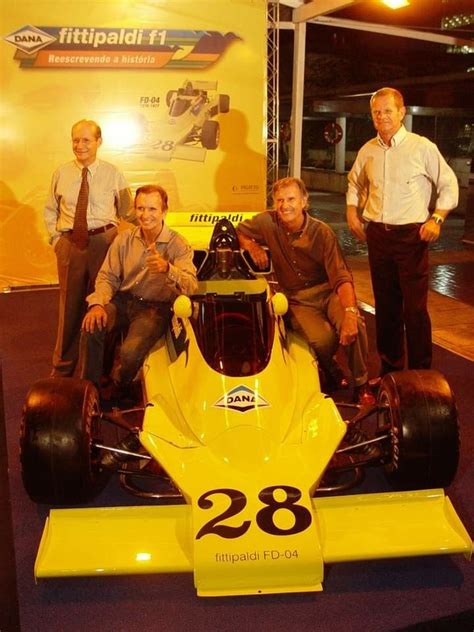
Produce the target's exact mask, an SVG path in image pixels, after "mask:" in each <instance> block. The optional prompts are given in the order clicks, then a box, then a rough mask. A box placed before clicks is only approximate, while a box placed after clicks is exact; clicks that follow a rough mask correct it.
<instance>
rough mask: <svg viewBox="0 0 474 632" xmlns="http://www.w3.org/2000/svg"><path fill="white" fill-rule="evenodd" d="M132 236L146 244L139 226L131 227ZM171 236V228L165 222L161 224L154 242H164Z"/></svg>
mask: <svg viewBox="0 0 474 632" xmlns="http://www.w3.org/2000/svg"><path fill="white" fill-rule="evenodd" d="M132 237H133V238H136V239H139V240H140V241H141V242H142V243H143V244H145V246H146V243H145V240H144V239H143V235H142V231H141V228H140V226H135V228H133V229H132ZM171 237H172V234H171V230H170V229H169V228H168V226H167V225H166V224H163V228H162V229H161V232H160V234H159V235H158V237H157V238H156V239H155V244H166V243H168V242H169V241H170V239H171Z"/></svg>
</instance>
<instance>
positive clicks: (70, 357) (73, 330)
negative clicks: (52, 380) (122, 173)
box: [52, 228, 117, 377]
mask: <svg viewBox="0 0 474 632" xmlns="http://www.w3.org/2000/svg"><path fill="white" fill-rule="evenodd" d="M116 234H117V229H116V228H113V229H111V230H107V231H106V232H104V233H100V234H98V235H93V236H91V237H90V238H89V245H88V246H87V248H86V249H85V250H79V249H78V248H77V247H76V246H75V245H74V244H73V243H72V242H71V241H70V239H69V234H68V233H66V234H64V235H62V236H61V237H60V238H59V240H58V241H57V243H56V246H55V248H54V251H55V253H56V260H57V266H58V279H59V318H58V333H57V338H56V346H55V348H54V352H53V372H52V375H55V376H58V377H70V376H71V375H73V373H74V370H75V368H76V364H77V359H78V356H79V338H80V333H81V324H82V319H83V318H84V314H85V313H86V309H87V303H86V296H87V295H88V294H89V293H90V292H92V290H93V289H94V283H95V278H96V276H97V273H98V271H99V268H100V266H101V265H102V262H103V261H104V258H105V255H106V254H107V250H108V249H109V246H110V244H111V243H112V241H113V239H114V238H115V236H116Z"/></svg>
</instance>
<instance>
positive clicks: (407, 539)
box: [35, 489, 472, 596]
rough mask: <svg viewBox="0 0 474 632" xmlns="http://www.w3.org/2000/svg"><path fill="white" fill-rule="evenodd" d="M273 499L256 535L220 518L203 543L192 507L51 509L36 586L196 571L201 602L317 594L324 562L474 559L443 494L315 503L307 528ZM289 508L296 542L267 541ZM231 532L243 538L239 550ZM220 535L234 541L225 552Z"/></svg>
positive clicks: (244, 524) (281, 537)
mask: <svg viewBox="0 0 474 632" xmlns="http://www.w3.org/2000/svg"><path fill="white" fill-rule="evenodd" d="M223 491H224V494H225V491H226V490H223ZM271 493H272V494H273V492H271ZM274 498H275V502H276V506H273V507H272V502H271V501H270V500H269V498H267V499H265V498H264V499H263V501H264V502H263V513H261V512H262V505H260V507H259V509H258V511H257V513H258V512H260V520H259V521H257V527H259V529H254V527H255V525H249V524H248V521H246V520H242V519H240V520H237V521H236V520H235V516H234V518H233V519H230V518H229V513H227V516H225V515H224V514H222V513H221V514H219V515H218V516H215V517H214V519H213V520H210V521H209V522H207V523H206V525H205V529H207V530H208V533H204V534H203V533H202V530H203V526H202V525H199V530H196V529H195V528H194V520H193V512H194V511H195V509H194V508H193V507H192V506H191V505H170V506H141V507H140V506H136V507H109V508H103V507H102V508H87V509H53V510H52V511H51V512H50V516H49V519H48V520H47V522H46V525H45V529H44V532H43V536H42V539H41V544H40V548H39V551H38V556H37V559H36V564H35V577H36V578H38V579H40V578H47V577H66V576H83V575H123V574H140V573H178V572H193V571H194V577H195V585H196V588H197V592H198V595H200V596H224V595H245V594H264V593H279V592H300V591H301V592H303V591H317V590H321V582H322V579H323V577H322V563H323V562H324V563H337V562H344V561H356V560H375V559H383V558H394V557H406V556H417V555H441V554H453V553H463V554H464V556H465V557H466V558H467V559H470V557H471V554H472V541H471V538H470V537H469V534H468V533H467V531H466V529H465V528H464V526H463V524H462V522H461V520H460V519H459V517H458V516H457V514H456V511H455V510H454V508H453V506H452V504H451V502H450V500H449V498H447V497H446V496H445V494H444V491H443V490H442V489H432V490H422V491H412V492H394V493H390V492H389V493H379V494H359V495H348V496H338V497H331V498H315V499H313V500H312V511H311V520H310V523H311V524H307V522H308V519H307V518H304V517H303V514H304V515H306V514H305V512H304V511H303V512H300V511H299V510H296V512H295V507H296V506H297V507H299V506H301V507H304V506H306V503H305V502H304V503H303V504H301V499H298V500H297V501H294V502H293V501H292V502H290V503H289V505H286V509H285V501H284V500H283V499H281V498H278V497H277V496H274ZM210 500H211V499H210V498H208V499H204V501H208V502H210ZM204 501H203V502H204ZM235 502H237V503H238V502H239V499H238V498H233V499H231V505H232V503H235ZM288 506H289V507H290V511H292V512H295V514H294V524H299V528H300V530H299V533H297V534H288V533H286V535H285V534H283V533H280V534H275V533H267V534H266V536H265V532H266V531H268V525H269V524H272V525H273V529H274V530H275V526H276V530H277V531H278V523H277V518H276V513H278V512H283V513H284V512H285V511H287V510H288ZM234 508H235V505H234ZM228 509H229V507H228V503H227V510H228ZM237 509H238V507H237ZM235 515H236V512H235ZM262 527H263V529H262ZM301 527H304V528H303V529H301ZM236 528H237V529H240V531H241V532H242V535H243V534H244V533H246V535H247V537H246V538H244V540H245V542H246V544H245V546H244V548H242V547H240V548H239V544H238V543H239V539H240V538H239V537H235V535H236V534H237V532H236V531H235V529H236ZM226 529H231V531H226ZM290 529H291V528H290ZM257 531H259V533H257ZM285 531H287V529H285ZM262 533H263V534H264V535H263V536H262ZM256 534H257V535H256ZM226 535H227V536H229V535H232V536H233V537H232V538H231V539H232V541H233V543H234V544H233V545H232V547H231V548H229V546H228V543H229V541H230V540H229V538H228V537H227V538H226ZM238 535H239V534H237V536H238ZM203 542H205V543H206V544H205V546H204V547H203V546H201V545H202V543H203ZM196 543H198V544H199V546H196ZM275 576H278V581H275ZM255 577H257V578H258V580H257V581H255Z"/></svg>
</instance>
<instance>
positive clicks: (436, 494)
mask: <svg viewBox="0 0 474 632" xmlns="http://www.w3.org/2000/svg"><path fill="white" fill-rule="evenodd" d="M265 288H266V283H265V282H264V281H263V280H262V279H256V280H236V281H224V280H220V281H212V280H210V281H204V282H201V283H200V286H199V288H198V294H201V295H207V294H210V295H212V294H215V293H219V292H220V293H224V294H229V295H231V294H232V293H233V292H242V293H245V294H246V295H248V294H256V295H259V294H262V293H263V294H265V291H266V290H265ZM267 300H268V302H269V303H270V302H271V297H270V294H268V298H267ZM182 303H183V305H180V306H179V309H177V312H178V313H179V314H180V315H181V317H178V316H177V315H176V314H175V315H174V317H173V321H172V324H171V327H170V332H169V333H168V334H167V337H166V339H163V340H161V341H160V343H159V344H158V345H157V346H156V347H155V349H154V350H153V352H152V353H151V354H150V355H149V356H148V358H147V360H146V361H145V364H144V367H143V381H144V390H145V394H146V401H147V406H146V408H145V414H144V421H143V429H142V431H141V433H140V440H141V442H142V444H143V446H144V447H145V448H146V449H147V451H148V452H149V453H150V455H151V456H152V457H153V458H154V459H155V460H156V461H157V462H158V463H160V465H161V466H162V467H163V468H164V469H165V470H166V472H167V473H168V474H169V476H170V477H171V478H172V480H173V481H174V483H175V484H176V485H177V486H178V487H179V489H180V490H181V492H182V494H183V497H184V499H185V501H186V504H182V505H173V506H169V505H168V506H146V507H144V506H136V507H112V508H95V509H92V508H88V509H65V510H52V511H51V512H50V516H49V519H48V521H47V523H46V526H45V530H44V533H43V537H42V540H41V545H40V549H39V552H38V557H37V560H36V565H35V575H36V577H38V578H43V577H57V576H77V575H106V574H112V575H116V574H128V573H169V572H193V573H194V583H195V586H196V589H197V592H198V594H199V595H203V596H211V595H212V596H215V595H238V594H260V593H278V592H297V591H298V592H299V591H318V590H321V589H322V588H321V587H322V581H323V568H324V564H325V563H334V562H342V561H354V560H363V559H378V558H387V557H395V556H397V557H399V556H411V555H438V554H448V553H463V554H464V555H466V557H470V555H471V550H472V542H471V539H470V537H469V535H468V533H467V532H466V530H465V529H464V527H463V525H462V523H461V521H460V519H459V518H458V516H457V515H456V512H455V511H454V509H453V507H452V505H451V503H450V501H449V499H448V498H446V497H445V495H444V492H443V490H439V489H437V490H424V491H415V492H403V493H384V494H367V495H346V496H338V497H331V498H313V495H314V492H315V490H316V488H317V486H318V484H319V481H320V479H321V478H322V476H323V474H324V472H325V469H326V467H327V465H328V463H329V461H330V460H331V458H332V456H333V454H334V452H335V450H336V449H337V447H338V445H339V443H340V442H341V440H342V438H343V436H344V434H345V432H346V423H345V422H344V421H343V420H342V419H341V417H340V414H339V411H338V409H337V407H336V406H335V404H334V402H333V401H332V399H330V398H328V397H326V396H324V395H323V394H322V393H321V390H320V387H319V381H318V372H317V370H316V367H315V361H314V358H313V356H312V355H311V353H310V352H309V351H308V348H307V346H306V345H305V344H304V343H303V342H302V341H301V340H300V339H299V338H298V337H297V336H295V335H294V334H292V333H288V332H286V331H285V328H284V325H283V320H282V317H281V314H282V313H283V312H284V305H283V303H282V302H281V301H280V302H278V300H277V302H276V303H275V302H274V303H273V309H274V318H275V335H274V340H273V346H272V349H271V358H270V361H269V362H268V364H267V366H266V367H265V368H264V369H263V370H262V371H260V372H259V373H257V374H254V375H249V376H245V377H229V376H227V375H224V374H223V373H220V372H218V371H216V370H213V369H212V368H211V367H210V366H209V365H208V364H207V363H206V361H205V359H204V358H203V356H202V354H201V353H199V352H197V351H196V349H197V347H198V345H197V341H196V338H195V335H194V330H193V328H192V327H191V325H190V322H189V320H188V318H186V317H185V316H183V315H185V314H187V313H188V307H187V306H186V305H185V304H184V301H182ZM280 303H281V304H280ZM179 340H180V341H181V342H183V341H185V342H184V343H183V344H181V343H180V344H181V347H178V346H177V343H176V341H179ZM243 374H245V372H244V371H243ZM234 404H235V405H234Z"/></svg>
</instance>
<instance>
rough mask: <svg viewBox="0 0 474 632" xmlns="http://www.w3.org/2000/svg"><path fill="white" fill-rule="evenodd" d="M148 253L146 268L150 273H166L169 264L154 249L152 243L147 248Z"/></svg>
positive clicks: (154, 246) (154, 245)
mask: <svg viewBox="0 0 474 632" xmlns="http://www.w3.org/2000/svg"><path fill="white" fill-rule="evenodd" d="M148 252H149V253H150V254H149V255H148V257H147V260H146V266H147V268H148V269H149V270H150V272H152V273H154V274H158V273H166V272H168V270H169V269H170V264H169V263H168V261H166V259H163V257H162V256H161V255H160V253H159V252H158V250H157V249H156V244H155V243H154V242H153V243H152V244H151V245H150V246H148Z"/></svg>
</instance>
